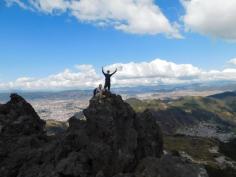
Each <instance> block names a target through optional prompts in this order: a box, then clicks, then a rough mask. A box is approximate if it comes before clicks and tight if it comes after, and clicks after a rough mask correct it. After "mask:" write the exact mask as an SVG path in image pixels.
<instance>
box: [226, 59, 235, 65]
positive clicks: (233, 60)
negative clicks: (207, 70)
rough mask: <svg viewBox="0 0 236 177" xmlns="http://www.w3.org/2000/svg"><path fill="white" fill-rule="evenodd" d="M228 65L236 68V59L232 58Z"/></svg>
mask: <svg viewBox="0 0 236 177" xmlns="http://www.w3.org/2000/svg"><path fill="white" fill-rule="evenodd" d="M227 64H229V65H234V66H236V58H232V59H231V60H229V61H228V62H227Z"/></svg>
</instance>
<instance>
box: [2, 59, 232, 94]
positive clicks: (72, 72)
mask: <svg viewBox="0 0 236 177" xmlns="http://www.w3.org/2000/svg"><path fill="white" fill-rule="evenodd" d="M227 64H228V65H227V67H226V68H225V69H223V70H209V71H204V70H202V69H200V68H198V67H196V66H193V65H191V64H176V63H173V62H169V61H166V60H161V59H155V60H152V61H150V62H139V63H135V62H130V63H115V64H112V65H109V66H106V67H105V70H106V69H109V70H115V68H117V69H118V72H117V74H115V75H114V76H113V79H112V84H113V86H115V87H126V86H128V87H133V86H150V85H160V84H167V85H168V84H184V83H196V82H209V81H222V80H226V81H236V62H235V59H232V60H229V61H228V62H227ZM103 82H104V78H103V75H102V74H101V72H99V73H98V72H96V69H95V68H94V66H92V65H76V66H75V68H74V69H65V70H64V71H63V72H60V73H57V74H52V75H50V76H48V77H45V78H29V77H21V78H18V79H17V80H15V81H12V82H7V83H0V90H11V89H23V90H55V89H75V88H80V89H87V88H93V87H96V86H97V85H98V84H100V83H103Z"/></svg>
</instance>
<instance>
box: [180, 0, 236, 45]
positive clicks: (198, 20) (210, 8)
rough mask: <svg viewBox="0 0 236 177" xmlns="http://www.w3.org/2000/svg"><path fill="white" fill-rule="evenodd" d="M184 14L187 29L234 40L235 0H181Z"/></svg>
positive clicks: (235, 29)
mask: <svg viewBox="0 0 236 177" xmlns="http://www.w3.org/2000/svg"><path fill="white" fill-rule="evenodd" d="M181 2H182V4H183V6H184V8H185V11H186V13H185V15H184V16H183V21H184V23H185V26H186V28H187V29H188V30H191V31H194V32H199V33H201V34H205V35H210V36H212V37H217V38H222V39H226V40H229V41H235V40H236V1H235V0H181Z"/></svg>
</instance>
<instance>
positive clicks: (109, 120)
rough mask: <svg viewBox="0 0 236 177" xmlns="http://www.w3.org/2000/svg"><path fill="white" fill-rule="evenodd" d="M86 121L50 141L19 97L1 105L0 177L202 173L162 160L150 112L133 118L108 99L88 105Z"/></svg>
mask: <svg viewBox="0 0 236 177" xmlns="http://www.w3.org/2000/svg"><path fill="white" fill-rule="evenodd" d="M84 115H85V117H86V120H79V119H76V118H75V117H72V118H71V119H70V120H69V128H68V130H67V131H66V132H65V133H62V134H59V135H57V136H50V137H48V136H47V135H46V134H45V133H44V121H42V120H41V119H40V118H39V117H38V115H37V114H36V113H35V111H34V109H33V108H32V107H31V106H30V105H29V104H28V103H27V102H26V101H25V100H24V99H23V98H21V97H20V96H18V95H12V97H11V101H10V102H8V103H7V104H5V105H0V125H1V134H0V174H1V175H2V176H4V177H112V176H115V177H149V176H150V177H152V176H153V177H154V176H160V174H161V177H169V176H170V175H169V173H168V171H166V170H165V169H166V168H165V167H164V166H166V165H168V164H171V165H172V166H176V168H179V166H178V163H179V164H181V165H182V166H180V167H181V169H184V167H185V165H186V167H187V168H189V169H188V173H186V174H191V176H187V175H183V174H182V171H184V170H176V173H178V175H176V177H178V176H181V177H195V176H196V177H197V175H199V174H200V173H202V171H201V168H200V167H198V166H196V165H193V164H191V165H189V166H187V164H190V163H182V162H181V159H178V158H179V157H175V158H177V160H173V159H172V158H167V157H166V156H162V152H163V140H162V134H161V131H160V129H159V126H158V125H157V124H156V122H155V120H154V118H153V117H152V114H151V113H150V112H148V111H146V112H144V113H141V114H135V113H134V111H133V109H132V108H131V107H130V106H129V105H128V104H126V103H125V102H123V100H122V98H121V97H120V96H117V95H113V94H108V95H107V96H106V97H105V98H103V99H101V100H99V99H96V98H94V99H91V101H90V105H89V107H88V108H87V109H86V110H84ZM165 157H166V158H167V160H166V158H165ZM163 159H164V160H163ZM168 160H169V161H170V162H173V163H170V162H169V161H168ZM165 162H166V163H165ZM151 164H155V165H151ZM172 166H169V168H168V169H167V170H170V169H171V168H172ZM189 172H192V173H189ZM162 174H163V175H162ZM171 174H173V175H172V177H175V174H174V173H171ZM204 177H205V176H204Z"/></svg>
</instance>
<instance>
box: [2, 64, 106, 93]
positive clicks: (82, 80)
mask: <svg viewBox="0 0 236 177" xmlns="http://www.w3.org/2000/svg"><path fill="white" fill-rule="evenodd" d="M101 79H102V77H101V76H98V75H97V74H96V71H95V69H94V68H93V66H91V65H78V66H76V70H69V69H65V70H64V71H63V72H60V73H58V74H54V75H50V76H48V77H46V78H39V79H38V78H29V77H21V78H19V79H17V80H16V81H13V82H8V83H0V89H25V90H49V89H72V88H81V89H86V88H91V87H94V86H95V85H98V84H99V83H101V82H102V80H101Z"/></svg>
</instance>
